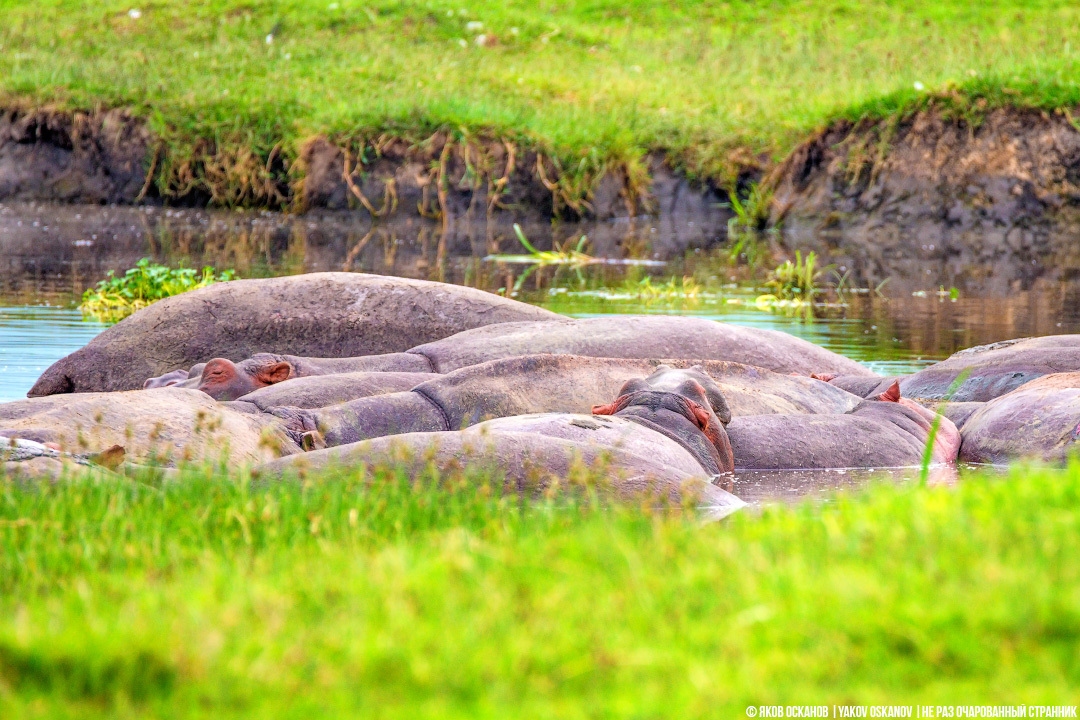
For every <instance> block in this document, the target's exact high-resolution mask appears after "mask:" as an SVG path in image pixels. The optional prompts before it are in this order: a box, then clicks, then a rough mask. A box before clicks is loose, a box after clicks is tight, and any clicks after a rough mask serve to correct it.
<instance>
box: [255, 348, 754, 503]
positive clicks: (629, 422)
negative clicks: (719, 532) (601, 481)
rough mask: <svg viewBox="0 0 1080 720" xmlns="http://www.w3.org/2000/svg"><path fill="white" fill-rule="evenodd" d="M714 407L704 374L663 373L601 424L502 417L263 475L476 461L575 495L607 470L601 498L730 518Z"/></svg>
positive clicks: (717, 398) (606, 413)
mask: <svg viewBox="0 0 1080 720" xmlns="http://www.w3.org/2000/svg"><path fill="white" fill-rule="evenodd" d="M713 403H723V395H722V393H721V392H720V389H719V388H718V387H717V386H716V385H715V384H713V383H712V382H711V381H710V380H709V379H708V377H706V376H704V375H702V374H701V373H699V372H696V371H689V370H672V369H670V368H667V369H662V370H659V371H658V372H656V373H653V374H652V375H651V376H649V377H648V378H646V379H644V380H635V381H632V382H631V383H627V384H626V385H625V386H624V388H623V389H622V391H620V393H619V396H618V397H617V398H616V400H615V401H614V402H612V403H609V404H608V405H604V406H599V407H597V408H595V411H596V413H599V415H585V414H569V413H545V414H536V415H523V416H516V417H508V418H500V419H497V420H490V421H487V422H483V423H480V424H479V425H475V426H473V427H471V428H469V429H467V430H459V431H454V432H419V433H408V434H405V435H399V436H396V437H393V438H379V439H376V440H369V441H365V442H359V443H352V444H349V445H342V446H340V447H336V448H331V449H328V450H318V451H315V452H311V453H307V454H305V455H303V456H298V457H297V458H296V459H295V460H289V459H283V460H281V461H275V462H271V463H269V464H267V465H264V466H263V467H262V468H260V469H259V471H258V473H259V475H260V476H264V477H265V476H275V475H281V474H288V473H289V472H298V471H300V470H301V469H303V468H310V467H316V468H318V467H324V466H328V465H334V464H356V463H385V462H394V461H400V460H401V459H402V458H405V459H406V460H407V461H408V462H410V463H412V464H414V465H416V466H418V467H422V466H424V465H426V464H427V463H429V462H434V463H435V465H436V466H437V467H439V468H442V469H446V468H448V467H451V466H453V465H455V464H458V465H459V464H460V463H462V462H468V464H469V465H470V467H485V466H487V467H490V468H491V469H492V470H494V471H496V472H497V473H498V475H499V476H501V477H504V478H505V487H506V489H508V490H511V491H518V492H526V493H529V492H532V493H537V492H542V491H544V490H548V489H551V488H553V487H567V485H568V483H567V481H568V479H570V478H571V477H572V476H573V474H574V468H575V466H580V464H585V465H587V466H593V465H596V464H598V463H599V464H602V465H603V467H604V472H605V473H606V478H607V483H606V484H605V485H604V486H602V487H599V488H598V489H599V490H600V491H603V492H606V493H610V494H612V495H614V496H615V497H617V498H620V499H636V498H638V497H640V496H641V495H643V494H645V495H652V496H657V497H659V498H660V499H661V500H662V501H664V502H667V503H674V504H676V505H683V504H686V503H689V502H693V503H696V504H699V505H702V506H704V507H706V508H708V509H709V510H710V511H711V512H716V513H719V514H724V513H726V512H728V511H730V510H732V509H735V508H738V507H739V506H741V505H742V504H743V503H742V502H741V501H740V500H738V498H735V497H734V496H733V495H731V494H730V493H727V492H726V491H724V490H722V489H721V488H719V487H718V486H716V485H713V484H711V483H710V482H708V478H709V477H711V476H714V475H717V474H719V473H724V472H729V471H730V470H731V468H732V459H731V448H730V447H729V445H728V443H727V436H726V433H725V432H724V425H723V421H722V420H721V418H720V417H718V415H717V413H716V411H715V407H714V405H713Z"/></svg>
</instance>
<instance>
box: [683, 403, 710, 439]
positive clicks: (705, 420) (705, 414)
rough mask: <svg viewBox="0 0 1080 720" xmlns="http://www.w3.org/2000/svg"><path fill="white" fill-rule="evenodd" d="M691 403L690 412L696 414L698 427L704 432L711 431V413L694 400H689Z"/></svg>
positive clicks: (695, 418)
mask: <svg viewBox="0 0 1080 720" xmlns="http://www.w3.org/2000/svg"><path fill="white" fill-rule="evenodd" d="M687 402H688V403H690V411H691V412H692V413H693V414H694V421H695V422H696V423H697V426H698V427H699V428H701V431H702V432H705V431H706V430H708V429H709V411H708V410H706V409H705V408H703V407H701V406H700V405H698V404H697V403H696V402H694V401H693V400H687Z"/></svg>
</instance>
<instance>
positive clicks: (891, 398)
mask: <svg viewBox="0 0 1080 720" xmlns="http://www.w3.org/2000/svg"><path fill="white" fill-rule="evenodd" d="M877 399H878V400H884V401H885V402H900V381H899V380H895V381H893V384H892V385H890V386H889V389H888V390H886V391H885V392H883V393H881V394H880V395H878V396H877Z"/></svg>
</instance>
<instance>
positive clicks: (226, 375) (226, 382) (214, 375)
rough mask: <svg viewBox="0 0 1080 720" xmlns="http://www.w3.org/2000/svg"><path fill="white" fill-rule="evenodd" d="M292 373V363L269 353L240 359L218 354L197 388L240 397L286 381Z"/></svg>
mask: <svg viewBox="0 0 1080 720" xmlns="http://www.w3.org/2000/svg"><path fill="white" fill-rule="evenodd" d="M292 375H293V366H292V364H291V363H289V362H287V361H285V360H282V359H281V357H280V356H277V355H270V354H268V353H260V354H258V355H253V356H252V357H250V358H248V359H247V360H242V361H240V362H238V363H234V362H232V361H231V360H226V359H225V358H214V359H213V360H210V361H209V362H207V363H206V365H205V366H203V369H202V374H201V375H200V376H199V383H198V385H197V389H198V390H201V391H202V392H204V393H206V394H207V395H209V396H210V397H212V398H214V399H215V400H236V399H237V398H239V397H243V396H244V395H247V394H248V393H249V392H253V391H255V390H258V389H259V388H261V387H266V386H267V385H274V384H275V383H279V382H284V381H285V380H288V379H289V378H290V377H291V376H292Z"/></svg>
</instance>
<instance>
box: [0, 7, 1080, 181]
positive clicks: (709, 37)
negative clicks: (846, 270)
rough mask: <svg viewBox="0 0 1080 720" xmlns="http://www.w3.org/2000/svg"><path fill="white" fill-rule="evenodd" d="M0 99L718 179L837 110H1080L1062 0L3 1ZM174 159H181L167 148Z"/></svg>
mask: <svg viewBox="0 0 1080 720" xmlns="http://www.w3.org/2000/svg"><path fill="white" fill-rule="evenodd" d="M0 10H2V13H3V18H4V21H3V22H2V23H0V94H2V95H6V96H7V97H9V98H21V99H28V100H30V101H33V102H38V103H40V102H57V103H60V104H62V105H66V106H71V107H93V106H96V105H98V104H104V105H108V106H115V105H124V106H132V107H134V108H136V110H137V111H138V112H140V113H142V114H144V115H146V116H148V117H150V118H151V120H152V123H153V125H154V127H155V129H156V130H157V131H158V132H159V133H161V134H162V135H163V137H165V138H166V139H167V141H168V142H169V143H170V144H171V145H172V146H173V147H175V148H176V149H178V150H181V151H182V150H183V148H184V147H185V146H188V145H191V144H192V143H193V142H194V141H195V139H196V138H208V139H212V140H214V141H216V142H219V143H224V144H226V145H230V144H231V145H234V146H243V147H245V148H248V149H250V150H252V151H254V152H256V154H257V155H258V156H260V157H266V156H268V155H269V153H270V151H271V148H273V147H275V146H276V145H277V144H278V143H279V141H283V144H282V146H281V147H282V152H283V153H284V154H285V155H286V156H287V157H295V156H296V153H297V151H298V145H299V144H300V143H301V142H302V141H303V140H304V139H305V138H307V137H309V136H311V135H313V134H326V135H331V136H347V137H353V138H356V137H361V138H362V137H374V136H377V135H379V134H381V133H390V134H396V135H403V136H407V137H413V138H415V139H417V140H419V139H422V138H423V137H426V136H427V134H429V133H431V132H433V131H434V130H436V129H440V128H441V129H446V130H449V131H450V132H452V133H454V134H458V135H461V136H462V137H471V136H476V135H483V134H489V135H496V136H500V137H507V138H510V139H517V140H521V141H523V142H526V143H529V144H532V145H535V146H537V147H541V148H544V149H546V150H548V151H550V152H552V153H554V154H555V155H556V156H557V157H560V158H562V159H563V161H564V163H565V167H566V168H567V170H568V171H570V172H571V173H572V172H573V168H575V167H577V164H579V163H585V164H587V165H589V166H590V167H602V166H603V165H604V164H605V163H610V162H616V163H618V162H632V161H635V159H639V158H640V157H641V156H642V153H644V152H646V151H649V150H652V149H659V150H662V151H665V152H666V153H668V154H669V156H670V157H671V158H672V159H673V160H674V161H675V162H676V163H677V164H680V165H683V166H685V167H686V168H688V169H690V170H691V171H696V172H704V173H708V174H713V175H716V174H718V173H720V174H722V173H723V172H724V171H725V168H730V167H732V159H733V157H734V158H736V159H738V158H741V160H739V162H748V161H750V160H751V159H752V158H753V156H754V154H756V153H766V154H771V155H773V156H777V155H779V154H783V153H785V152H786V151H787V150H788V149H790V148H791V147H792V145H793V144H794V143H795V142H797V141H798V140H799V139H801V138H802V137H804V136H805V134H806V133H807V132H809V131H811V130H813V129H814V128H816V127H819V126H821V125H822V124H823V123H825V122H826V121H827V120H829V119H830V118H834V117H840V116H847V117H851V116H860V115H863V114H866V113H870V114H886V113H890V112H893V111H895V110H897V109H898V108H903V107H910V106H911V105H912V104H913V103H917V102H918V101H919V100H920V98H923V99H925V98H926V97H928V96H929V94H932V93H935V94H944V95H946V96H950V95H951V97H952V99H951V100H946V101H945V102H946V103H949V102H952V103H954V104H955V105H957V107H958V108H959V109H960V111H964V112H968V111H970V112H977V111H981V110H980V108H979V105H978V103H976V102H975V98H982V99H984V100H985V101H986V107H993V106H995V105H1000V104H1021V105H1032V106H1036V107H1041V108H1055V107H1060V106H1066V105H1067V106H1074V105H1075V104H1076V103H1077V102H1078V101H1080V87H1078V85H1077V78H1078V77H1080V74H1078V69H1080V58H1078V54H1077V53H1078V50H1080V48H1078V47H1077V45H1078V41H1077V40H1076V38H1075V37H1074V35H1075V33H1074V31H1073V29H1074V28H1075V27H1076V26H1077V25H1078V22H1080V7H1077V6H1076V5H1075V4H1074V3H1069V2H1064V1H1063V0H1062V1H1044V2H1019V1H1017V0H1006V1H1003V2H995V3H967V2H934V3H918V2H900V3H895V2H884V0H875V1H873V2H854V1H850V2H849V1H844V2H833V3H818V2H809V1H786V0H777V1H774V2H753V3H750V2H734V3H711V2H689V3H660V2H622V1H620V2H608V1H606V0H605V1H603V2H565V3H560V4H558V5H552V4H546V3H539V4H537V3H533V2H521V1H519V0H512V1H511V2H506V3H476V2H464V3H462V2H455V3H447V2H442V1H441V0H431V1H429V2H410V3H403V2H400V1H399V0H370V1H369V0H365V1H364V2H360V1H359V0H338V1H337V2H327V1H326V0H317V1H316V0H272V1H271V2H263V3H248V2H242V1H241V0H202V1H197V2H183V3H165V2H148V3H131V2H128V0H124V2H123V3H120V2H115V1H112V0H110V1H107V2H98V3H81V2H74V1H72V0H51V1H49V2H36V3H16V2H5V3H2V5H0ZM176 156H177V157H182V156H183V152H179V153H178V154H177V155H176Z"/></svg>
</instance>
